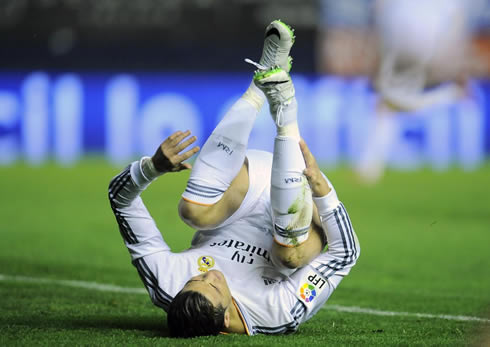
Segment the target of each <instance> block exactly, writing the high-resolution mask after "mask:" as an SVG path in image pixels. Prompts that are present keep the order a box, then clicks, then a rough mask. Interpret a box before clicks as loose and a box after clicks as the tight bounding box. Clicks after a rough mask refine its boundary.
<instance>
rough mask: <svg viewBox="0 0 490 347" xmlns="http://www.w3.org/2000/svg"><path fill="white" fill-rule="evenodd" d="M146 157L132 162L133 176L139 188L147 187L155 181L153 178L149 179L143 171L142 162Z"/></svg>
mask: <svg viewBox="0 0 490 347" xmlns="http://www.w3.org/2000/svg"><path fill="white" fill-rule="evenodd" d="M144 158H145V157H143V158H141V159H140V160H138V161H135V162H133V163H132V164H131V169H130V171H131V178H132V179H133V182H134V184H135V185H136V186H137V187H138V188H139V189H142V190H143V189H145V188H146V187H148V185H149V184H150V183H151V182H152V181H153V179H148V178H147V177H146V176H145V174H144V173H143V169H142V167H141V164H142V162H143V159H144Z"/></svg>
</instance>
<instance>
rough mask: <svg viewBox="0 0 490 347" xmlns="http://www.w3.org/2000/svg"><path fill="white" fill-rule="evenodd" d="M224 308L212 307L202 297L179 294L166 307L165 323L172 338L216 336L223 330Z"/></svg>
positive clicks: (186, 292) (192, 294) (190, 293)
mask: <svg viewBox="0 0 490 347" xmlns="http://www.w3.org/2000/svg"><path fill="white" fill-rule="evenodd" d="M224 322H225V308H224V307H223V306H221V305H219V306H218V307H214V306H213V304H212V303H211V301H209V300H208V299H207V298H206V297H205V296H204V295H202V294H201V293H199V292H195V291H192V290H189V291H185V292H179V293H178V294H177V295H176V296H175V298H174V299H173V300H172V303H171V304H170V306H169V307H168V312H167V323H168V329H169V330H170V336H172V337H194V336H204V335H218V334H219V333H220V331H222V330H223V327H224Z"/></svg>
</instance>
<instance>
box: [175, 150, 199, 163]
mask: <svg viewBox="0 0 490 347" xmlns="http://www.w3.org/2000/svg"><path fill="white" fill-rule="evenodd" d="M199 149H200V148H199V146H195V147H192V148H191V149H189V150H188V151H186V152H184V153H182V154H180V155H178V156H176V158H177V159H178V161H179V162H180V163H182V162H183V161H185V160H187V159H189V158H190V157H192V156H193V155H194V154H196V153H197V152H199Z"/></svg>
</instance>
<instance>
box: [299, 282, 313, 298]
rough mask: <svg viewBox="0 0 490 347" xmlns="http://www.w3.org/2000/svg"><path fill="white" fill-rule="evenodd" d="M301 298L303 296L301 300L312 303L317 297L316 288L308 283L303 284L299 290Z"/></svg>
mask: <svg viewBox="0 0 490 347" xmlns="http://www.w3.org/2000/svg"><path fill="white" fill-rule="evenodd" d="M299 296H301V299H303V300H304V301H305V302H312V301H313V299H314V298H315V297H316V288H315V286H313V285H311V284H308V283H305V284H303V286H302V287H301V288H300V290H299Z"/></svg>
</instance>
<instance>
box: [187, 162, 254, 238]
mask: <svg viewBox="0 0 490 347" xmlns="http://www.w3.org/2000/svg"><path fill="white" fill-rule="evenodd" d="M248 186H249V177H248V165H247V161H245V163H244V164H243V165H242V168H241V169H240V171H239V172H238V174H237V176H236V177H235V178H234V179H233V181H232V182H231V184H230V186H229V187H228V189H227V190H226V192H225V193H224V194H223V197H222V198H221V199H220V200H219V201H218V202H217V203H215V204H213V205H200V204H196V203H194V202H190V201H186V200H184V199H181V200H180V202H179V215H180V217H181V219H182V220H183V221H184V222H185V223H186V224H188V225H189V226H191V227H193V228H195V229H201V230H202V229H211V228H214V227H216V226H218V225H219V224H221V223H223V222H224V221H225V220H226V219H227V218H229V217H230V216H231V215H232V214H233V213H235V211H236V210H238V208H239V207H240V205H241V204H242V202H243V199H244V198H245V196H246V195H247V192H248Z"/></svg>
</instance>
